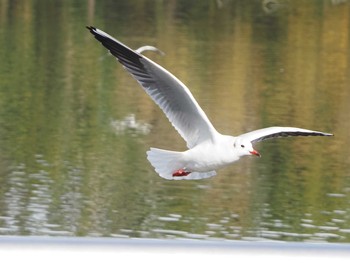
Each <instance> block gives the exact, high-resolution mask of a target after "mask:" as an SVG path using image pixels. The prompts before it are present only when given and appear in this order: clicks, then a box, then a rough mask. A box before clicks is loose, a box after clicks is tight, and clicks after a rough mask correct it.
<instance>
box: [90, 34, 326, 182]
mask: <svg viewBox="0 0 350 263" xmlns="http://www.w3.org/2000/svg"><path fill="white" fill-rule="evenodd" d="M87 28H88V29H89V30H90V32H91V33H92V34H93V35H94V36H95V38H96V39H97V40H98V41H100V42H101V43H102V44H103V45H104V46H105V47H106V48H107V49H108V50H109V51H110V52H111V53H112V55H114V56H115V57H116V58H117V59H118V61H119V62H120V63H121V64H122V65H123V66H124V68H125V69H126V70H127V71H129V73H131V75H132V76H133V77H134V78H135V79H136V80H137V81H138V82H139V84H140V85H141V86H142V87H143V89H144V90H145V91H146V92H147V94H148V95H149V96H150V97H151V98H152V99H153V101H154V102H155V103H156V104H157V105H158V106H159V107H160V108H161V109H162V110H163V112H164V113H165V115H166V116H167V117H168V119H169V121H170V122H171V124H172V125H173V126H174V128H175V129H176V130H177V131H178V132H179V134H180V135H181V136H182V137H183V139H184V140H185V141H186V143H187V147H188V148H189V149H188V150H187V151H184V152H176V151H167V150H162V149H157V148H151V149H150V150H149V151H148V152H147V159H148V160H149V161H150V163H151V164H152V166H153V167H154V169H155V171H156V172H157V173H158V174H159V175H160V176H161V177H163V178H165V179H169V180H179V179H188V180H193V179H202V178H208V177H211V176H214V175H216V170H217V169H220V168H222V167H225V166H227V165H229V164H231V163H233V162H236V161H238V160H239V159H240V158H241V157H242V156H246V155H256V156H260V154H259V153H258V152H257V151H256V150H254V148H253V146H252V144H253V143H255V142H259V141H263V140H266V139H271V138H278V137H287V136H332V134H330V133H324V132H319V131H312V130H306V129H301V128H294V127H269V128H264V129H260V130H256V131H252V132H248V133H245V134H242V135H239V136H237V137H234V136H229V135H222V134H220V133H219V132H217V131H216V129H215V128H214V126H213V125H212V124H211V122H210V121H209V119H208V117H207V116H206V114H205V113H204V111H203V110H202V108H201V107H200V106H199V104H198V103H197V101H196V100H195V99H194V97H193V95H192V94H191V92H190V91H189V89H188V88H187V87H186V86H185V85H184V84H183V83H182V82H181V81H180V80H178V79H177V78H176V77H175V76H174V75H172V74H171V73H170V72H168V71H167V70H166V69H164V68H162V67H161V66H160V65H158V64H157V63H155V62H153V61H152V60H150V59H148V58H146V57H145V56H143V55H142V54H140V52H138V51H134V50H132V49H131V48H129V47H127V46H125V45H124V44H122V43H121V42H119V41H118V40H116V39H114V38H113V37H111V36H110V35H108V34H107V33H105V32H103V31H101V30H99V29H96V28H94V27H87Z"/></svg>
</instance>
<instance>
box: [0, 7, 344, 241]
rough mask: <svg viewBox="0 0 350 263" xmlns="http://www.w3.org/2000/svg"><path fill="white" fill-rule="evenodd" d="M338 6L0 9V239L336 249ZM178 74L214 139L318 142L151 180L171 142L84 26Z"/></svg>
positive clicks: (339, 224)
mask: <svg viewBox="0 0 350 263" xmlns="http://www.w3.org/2000/svg"><path fill="white" fill-rule="evenodd" d="M349 9H350V3H349V1H326V0H325V1H316V0H315V1H282V0H281V1H277V0H276V1H273V2H272V1H271V2H269V1H228V0H227V1H224V0H222V1H200V2H198V1H165V2H162V1H93V0H90V1H86V2H84V3H83V2H79V1H78V2H77V1H46V0H45V1H44V0H36V1H35V0H28V1H10V0H8V1H6V0H3V1H1V2H0V12H1V14H0V46H1V47H2V48H1V49H0V57H1V58H2V59H1V61H0V145H1V147H0V234H1V235H50V236H90V237H92V236H111V237H147V238H190V239H210V240H212V239H215V240H217V239H218V240H220V239H234V240H241V239H242V240H264V239H268V240H286V241H306V242H314V241H323V242H349V241H350V209H349V207H350V206H349V204H350V182H349V175H350V169H349V167H350V166H349V165H350V158H349V156H350V150H349V147H348V146H347V145H349V143H350V140H349V136H348V135H349V132H350V122H349V114H348V113H349V112H350V103H349V101H350V89H349V84H350V78H349V72H350V71H349V70H350V66H349V65H350V63H349V61H350V60H349V59H350V55H349V51H348V50H349V39H350V38H349V30H348V25H349V20H350V12H349ZM86 25H94V26H96V27H99V28H101V29H102V30H105V31H106V32H108V33H110V34H111V35H113V36H115V37H116V38H118V39H120V40H121V41H124V42H125V43H126V44H128V45H130V46H131V47H133V48H138V47H139V46H142V45H153V46H156V47H158V48H160V49H161V50H162V51H164V52H165V53H166V55H165V56H160V55H158V54H156V53H152V52H148V53H145V54H146V55H147V56H149V57H150V58H151V59H154V60H155V61H157V62H158V63H160V64H161V65H163V66H164V67H166V68H167V69H169V70H170V71H171V72H172V73H174V74H175V75H176V76H178V77H179V78H180V79H181V80H182V81H183V82H184V83H186V85H188V87H189V88H190V89H191V91H192V92H193V94H194V96H195V98H196V99H197V100H198V102H199V103H200V105H201V106H202V108H203V109H204V110H205V112H206V113H207V115H208V117H209V118H210V119H211V120H212V122H213V124H214V126H215V127H217V129H218V130H219V131H220V132H222V133H226V134H232V135H234V134H240V133H243V132H246V131H249V130H252V129H257V128H262V127H266V126H272V125H281V126H297V127H304V128H310V129H315V130H321V131H325V132H332V133H334V134H335V137H334V138H289V139H282V140H277V141H267V142H264V143H260V144H258V145H256V148H257V149H258V150H259V151H260V152H261V154H262V158H260V159H258V158H246V159H245V160H242V161H241V162H239V163H236V164H235V165H232V166H231V167H229V168H227V169H224V170H221V171H219V172H218V176H216V177H214V178H212V179H209V180H202V181H165V180H163V179H162V178H160V177H158V176H157V175H156V173H155V172H154V171H153V170H152V167H151V166H150V165H149V163H148V162H147V160H146V156H145V152H146V151H147V149H148V148H149V147H151V146H153V147H159V148H165V149H174V150H184V149H185V143H184V142H183V140H182V139H181V138H180V136H179V135H178V134H177V133H176V131H175V130H174V129H173V127H172V126H171V125H170V124H169V123H168V121H167V119H166V118H165V116H164V115H163V113H162V112H161V111H160V110H159V109H158V108H157V106H155V105H154V103H153V102H152V101H151V100H150V99H149V98H148V96H147V95H146V94H145V93H144V92H143V91H142V90H141V89H140V88H139V87H138V85H137V83H136V82H135V81H134V80H133V79H132V78H131V77H130V76H129V75H128V74H127V73H126V72H125V71H124V70H123V68H122V67H121V66H120V65H119V64H118V63H116V62H115V60H114V59H113V58H112V57H111V56H109V55H107V54H106V51H105V49H104V48H103V47H102V46H101V45H99V44H98V43H97V42H96V41H95V40H94V39H93V37H92V36H91V35H90V33H89V32H88V31H87V30H86V29H85V26H86Z"/></svg>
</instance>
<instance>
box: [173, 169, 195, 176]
mask: <svg viewBox="0 0 350 263" xmlns="http://www.w3.org/2000/svg"><path fill="white" fill-rule="evenodd" d="M190 173H191V172H187V171H186V170H185V169H179V170H177V171H175V172H174V173H173V176H186V175H189V174H190Z"/></svg>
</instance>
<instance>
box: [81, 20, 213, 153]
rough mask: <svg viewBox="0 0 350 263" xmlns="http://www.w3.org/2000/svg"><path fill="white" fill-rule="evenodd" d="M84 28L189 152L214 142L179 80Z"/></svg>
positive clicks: (204, 119) (209, 127) (203, 116)
mask: <svg viewBox="0 0 350 263" xmlns="http://www.w3.org/2000/svg"><path fill="white" fill-rule="evenodd" d="M87 28H88V29H89V30H90V32H91V33H92V34H93V35H94V36H95V38H96V39H97V40H98V41H100V42H101V43H102V45H104V46H105V47H106V48H107V49H108V50H109V51H110V52H111V53H112V55H114V56H115V57H116V58H117V59H118V61H119V62H120V63H121V64H122V65H123V66H124V67H125V69H126V70H127V71H129V73H131V75H132V76H133V77H134V78H135V79H136V80H137V81H138V83H139V84H140V85H141V86H142V87H143V89H144V90H145V91H146V92H147V94H148V95H149V96H150V97H151V98H152V99H153V101H154V102H155V103H156V104H157V105H158V106H159V107H160V108H161V109H162V110H163V112H164V113H165V115H166V116H167V117H168V119H169V121H170V122H171V123H172V125H173V126H174V127H175V129H176V130H177V131H178V132H179V133H180V135H181V136H182V138H184V140H185V141H186V142H187V146H188V147H189V148H192V147H194V146H195V145H197V144H199V143H200V142H202V141H205V140H208V139H213V137H214V136H215V134H216V133H217V131H216V130H215V128H214V127H213V125H212V124H211V122H210V121H209V119H208V117H207V116H206V114H205V113H204V111H203V110H202V109H201V107H200V106H199V105H198V103H197V101H196V100H195V99H194V97H193V96H192V94H191V92H190V91H189V89H188V88H187V87H186V86H185V85H184V84H183V83H182V82H181V81H180V80H178V79H177V78H176V77H175V76H173V75H172V74H171V73H170V72H168V71H167V70H166V69H164V68H162V67H161V66H159V65H158V64H156V63H155V62H153V61H152V60H150V59H148V58H146V57H145V56H143V55H141V54H140V53H137V52H135V51H134V50H132V49H131V48H129V47H127V46H125V45H124V44H122V43H121V42H119V41H118V40H116V39H114V38H113V37H111V36H110V35H108V34H107V33H105V32H103V31H101V30H99V29H97V28H94V27H87Z"/></svg>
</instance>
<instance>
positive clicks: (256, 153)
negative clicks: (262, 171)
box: [250, 150, 261, 157]
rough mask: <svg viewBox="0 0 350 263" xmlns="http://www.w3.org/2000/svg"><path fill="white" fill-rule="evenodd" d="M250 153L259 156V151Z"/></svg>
mask: <svg viewBox="0 0 350 263" xmlns="http://www.w3.org/2000/svg"><path fill="white" fill-rule="evenodd" d="M250 153H251V154H253V155H256V156H258V157H261V155H260V153H259V152H258V151H256V150H253V151H250Z"/></svg>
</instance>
